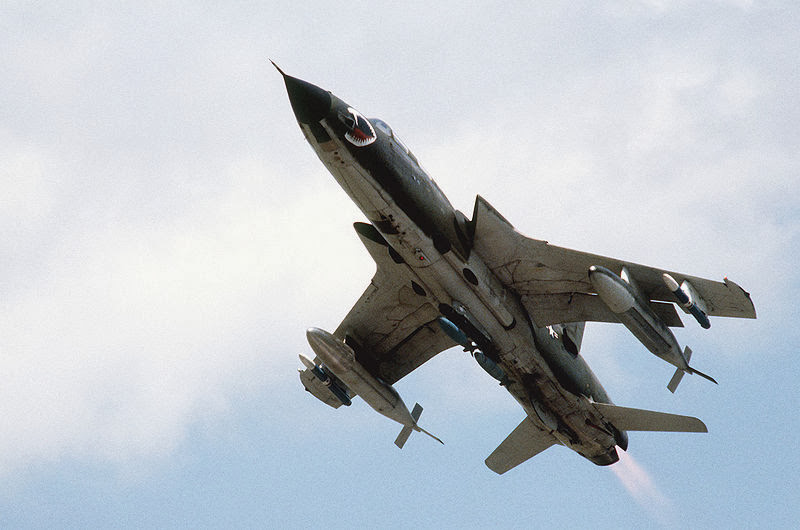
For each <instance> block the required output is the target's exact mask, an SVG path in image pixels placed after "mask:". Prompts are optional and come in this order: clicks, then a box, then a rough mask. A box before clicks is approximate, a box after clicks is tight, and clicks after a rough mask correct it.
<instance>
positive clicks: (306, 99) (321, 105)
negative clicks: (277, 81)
mask: <svg viewBox="0 0 800 530" xmlns="http://www.w3.org/2000/svg"><path fill="white" fill-rule="evenodd" d="M270 62H271V61H270ZM272 64H273V66H275V68H277V69H278V71H279V72H280V73H281V75H282V76H283V82H284V83H286V91H287V92H288V93H289V101H290V102H291V104H292V110H293V111H294V115H295V116H297V121H299V122H300V123H315V122H318V121H320V120H322V118H324V117H325V115H327V114H328V111H329V110H331V95H330V93H328V92H327V91H325V90H323V89H321V88H320V87H318V86H316V85H312V84H311V83H308V82H306V81H303V80H302V79H297V78H296V77H292V76H290V75H286V74H285V73H284V72H283V70H281V69H280V68H278V65H277V64H275V63H272Z"/></svg>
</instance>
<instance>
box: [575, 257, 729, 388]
mask: <svg viewBox="0 0 800 530" xmlns="http://www.w3.org/2000/svg"><path fill="white" fill-rule="evenodd" d="M589 281H590V282H591V283H592V287H594V290H595V292H597V295H598V296H599V297H600V300H602V301H603V303H605V304H606V306H608V308H609V309H610V310H611V311H612V312H613V313H614V314H615V315H616V317H617V319H618V320H619V321H620V322H621V323H622V324H623V325H624V326H625V327H626V328H628V330H630V332H631V333H633V335H634V336H635V337H636V338H637V339H639V342H641V343H642V344H643V345H644V347H645V348H647V349H648V350H649V351H650V352H651V353H653V355H655V356H657V357H660V358H661V359H663V360H665V361H667V362H668V363H670V364H671V365H673V366H675V367H677V370H676V371H675V375H674V376H673V377H672V380H670V383H669V385H668V386H667V388H669V389H670V391H672V392H675V390H676V389H677V387H678V383H680V381H681V378H682V377H683V374H684V373H690V374H697V375H700V376H702V377H704V378H706V379H708V380H709V381H712V382H713V383H716V381H715V380H714V379H713V378H712V377H710V376H708V375H706V374H704V373H702V372H699V371H697V370H695V369H694V368H692V367H690V366H689V359H688V357H690V356H691V350H690V349H689V348H688V347H687V348H686V349H685V351H683V352H682V351H681V348H680V346H679V345H678V340H677V339H676V338H675V335H673V334H672V331H670V329H669V328H668V327H667V325H666V324H664V321H663V320H661V319H660V318H658V316H656V314H655V313H654V312H653V310H652V309H651V308H650V304H648V303H647V301H646V300H644V299H643V298H642V297H641V295H639V293H638V292H637V290H636V289H635V287H633V286H632V285H631V284H629V283H628V282H626V281H625V280H623V279H622V278H620V277H619V276H617V275H616V274H614V273H613V272H611V271H610V270H608V269H606V268H605V267H600V266H598V265H592V266H591V267H589Z"/></svg>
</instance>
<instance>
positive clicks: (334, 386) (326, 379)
mask: <svg viewBox="0 0 800 530" xmlns="http://www.w3.org/2000/svg"><path fill="white" fill-rule="evenodd" d="M299 357H300V362H301V363H303V366H305V367H306V368H307V369H308V371H309V372H311V373H312V374H313V375H314V377H316V378H317V379H319V380H320V382H321V383H322V384H323V385H325V386H326V387H327V388H328V390H330V391H331V393H332V394H333V395H334V396H336V399H338V400H339V401H341V402H342V405H346V406H348V407H349V406H350V405H351V404H352V403H353V402H352V401H350V396H349V395H348V394H347V390H345V389H343V388H342V387H341V386H340V385H339V384H338V383H337V382H336V381H334V380H333V379H332V378H331V376H330V375H329V374H328V373H327V372H325V368H324V367H323V366H317V365H316V364H314V362H313V361H312V360H311V359H309V358H308V357H306V356H305V355H303V354H300V355H299ZM300 371H301V372H302V370H300ZM317 397H319V396H317ZM320 399H321V400H322V401H325V400H324V399H323V398H321V397H320Z"/></svg>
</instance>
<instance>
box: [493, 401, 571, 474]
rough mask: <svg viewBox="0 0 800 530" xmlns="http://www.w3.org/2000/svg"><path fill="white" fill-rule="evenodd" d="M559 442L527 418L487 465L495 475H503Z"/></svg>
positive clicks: (502, 444) (501, 445)
mask: <svg viewBox="0 0 800 530" xmlns="http://www.w3.org/2000/svg"><path fill="white" fill-rule="evenodd" d="M557 443H558V441H557V440H556V439H555V438H554V437H553V436H552V435H550V434H548V433H546V432H544V431H543V430H541V429H539V428H538V427H537V426H536V425H535V424H534V423H533V422H532V421H531V420H530V419H529V418H528V417H527V416H526V417H525V419H524V420H522V422H521V423H520V424H519V425H517V428H516V429H514V430H513V431H511V434H509V435H508V437H506V439H505V440H503V443H501V444H500V445H499V446H498V447H497V449H495V450H494V452H493V453H492V454H490V455H489V457H488V458H487V459H486V465H487V466H488V468H489V469H491V470H492V471H494V472H495V473H497V474H499V475H502V474H503V473H505V472H506V471H508V470H509V469H512V468H515V467H517V466H518V465H520V464H521V463H523V462H524V461H526V460H528V459H529V458H531V457H533V456H536V455H537V454H539V453H541V452H542V451H544V450H545V449H547V448H548V447H550V446H551V445H555V444H557Z"/></svg>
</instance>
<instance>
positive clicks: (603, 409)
mask: <svg viewBox="0 0 800 530" xmlns="http://www.w3.org/2000/svg"><path fill="white" fill-rule="evenodd" d="M594 406H595V407H596V408H597V410H599V411H600V414H602V415H603V417H604V418H605V419H606V420H607V421H609V422H610V423H611V424H612V425H614V427H616V428H617V429H619V430H620V431H664V432H708V427H706V424H705V423H703V422H702V421H701V420H700V419H698V418H695V417H692V416H680V415H678V414H667V413H666V412H654V411H652V410H642V409H631V408H627V407H617V406H616V405H610V404H608V403H595V404H594Z"/></svg>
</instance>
